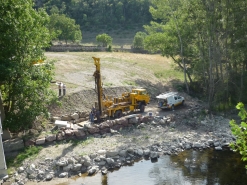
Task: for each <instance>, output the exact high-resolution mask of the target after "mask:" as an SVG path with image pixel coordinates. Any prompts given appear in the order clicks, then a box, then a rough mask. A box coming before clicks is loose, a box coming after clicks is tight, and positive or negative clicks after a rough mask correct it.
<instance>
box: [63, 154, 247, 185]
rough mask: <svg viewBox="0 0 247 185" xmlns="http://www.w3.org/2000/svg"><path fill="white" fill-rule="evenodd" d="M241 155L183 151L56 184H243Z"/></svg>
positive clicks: (244, 178)
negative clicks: (104, 173)
mask: <svg viewBox="0 0 247 185" xmlns="http://www.w3.org/2000/svg"><path fill="white" fill-rule="evenodd" d="M244 165H245V164H244V163H243V162H242V161H241V160H240V155H238V154H237V153H233V152H231V151H228V150H227V151H214V150H213V149H208V150H203V151H196V150H186V151H184V152H182V153H180V154H179V155H177V156H175V155H174V156H168V155H165V156H161V157H160V158H159V159H158V160H157V161H150V160H144V159H143V160H140V161H138V162H135V163H134V164H132V165H129V166H123V167H121V168H120V169H118V170H115V171H112V172H108V174H107V175H101V174H100V173H98V174H96V175H94V176H91V177H89V176H82V177H79V178H74V179H71V180H70V181H69V182H66V183H63V184H59V185H84V184H85V185H119V184H123V185H125V184H126V185H246V184H247V173H246V170H245V168H244Z"/></svg>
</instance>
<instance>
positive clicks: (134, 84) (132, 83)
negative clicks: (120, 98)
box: [123, 80, 136, 86]
mask: <svg viewBox="0 0 247 185" xmlns="http://www.w3.org/2000/svg"><path fill="white" fill-rule="evenodd" d="M123 83H124V84H126V85H132V86H136V83H135V82H132V81H126V80H125V81H124V82H123Z"/></svg>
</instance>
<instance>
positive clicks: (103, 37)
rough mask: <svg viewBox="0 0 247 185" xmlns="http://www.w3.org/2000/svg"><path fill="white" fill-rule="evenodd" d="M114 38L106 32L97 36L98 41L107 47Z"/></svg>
mask: <svg viewBox="0 0 247 185" xmlns="http://www.w3.org/2000/svg"><path fill="white" fill-rule="evenodd" d="M112 40H113V39H112V38H111V36H109V35H108V34H106V33H103V34H100V35H97V36H96V41H97V42H101V43H102V44H103V47H107V45H111V44H112Z"/></svg>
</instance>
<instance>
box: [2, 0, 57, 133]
mask: <svg viewBox="0 0 247 185" xmlns="http://www.w3.org/2000/svg"><path fill="white" fill-rule="evenodd" d="M0 9H1V11H0V17H1V18H0V33H1V34H0V47H1V50H0V91H1V94H2V103H3V104H1V102H0V104H1V105H0V106H3V107H4V110H5V114H6V119H5V120H4V122H3V127H4V128H9V129H10V130H11V131H19V130H22V129H25V128H29V127H30V126H31V125H32V123H33V121H34V120H35V118H36V116H38V115H40V114H44V115H46V116H47V115H48V112H47V105H48V104H49V102H50V101H51V100H52V99H53V96H52V93H51V91H49V90H47V88H48V87H49V85H50V81H51V79H52V69H53V64H52V63H50V64H48V63H44V64H42V65H33V63H34V62H38V61H43V60H44V59H45V57H44V48H46V47H47V46H49V43H50V40H51V37H50V34H49V31H48V29H47V28H46V26H47V24H48V22H49V16H48V15H47V14H46V12H45V11H44V10H43V9H39V10H38V11H36V10H34V9H33V1H32V0H1V3H0Z"/></svg>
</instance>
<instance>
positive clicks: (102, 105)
mask: <svg viewBox="0 0 247 185" xmlns="http://www.w3.org/2000/svg"><path fill="white" fill-rule="evenodd" d="M92 58H93V59H94V65H95V66H96V71H95V72H94V74H93V76H94V78H95V85H96V91H97V95H98V102H95V108H96V109H97V111H98V112H99V114H100V116H101V117H104V116H105V115H107V116H108V117H114V118H119V117H121V116H122V113H123V112H127V111H135V110H140V112H144V110H145V106H146V105H147V104H148V103H149V101H150V96H149V94H148V93H147V91H146V89H143V88H138V89H132V92H124V93H122V96H121V97H114V98H110V97H107V96H105V95H104V94H103V87H102V86H103V85H102V82H101V74H100V58H96V57H92Z"/></svg>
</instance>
